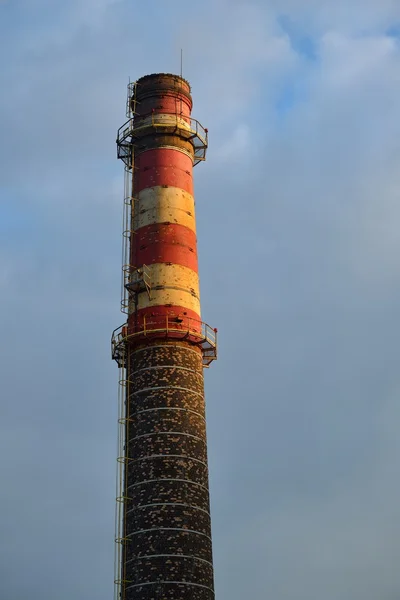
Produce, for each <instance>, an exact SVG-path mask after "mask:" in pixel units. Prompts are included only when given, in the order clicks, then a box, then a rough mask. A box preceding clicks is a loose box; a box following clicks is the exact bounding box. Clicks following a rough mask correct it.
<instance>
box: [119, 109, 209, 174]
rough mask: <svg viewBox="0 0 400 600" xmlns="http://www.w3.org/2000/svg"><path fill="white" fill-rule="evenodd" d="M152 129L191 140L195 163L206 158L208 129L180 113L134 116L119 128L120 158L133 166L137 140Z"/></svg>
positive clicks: (152, 113) (153, 113)
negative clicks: (133, 152)
mask: <svg viewBox="0 0 400 600" xmlns="http://www.w3.org/2000/svg"><path fill="white" fill-rule="evenodd" d="M151 131H154V132H157V133H172V134H176V135H179V136H180V137H181V138H183V139H185V140H186V141H188V142H191V144H192V145H193V149H194V159H193V164H194V165H197V164H198V163H199V162H201V161H203V160H205V158H206V152H207V147H208V131H207V129H205V128H204V127H203V126H202V125H201V123H199V121H197V120H196V119H193V118H192V117H186V116H183V115H181V114H178V113H155V112H151V113H148V114H147V115H140V117H139V116H133V117H131V118H130V119H128V121H126V123H124V124H123V125H122V126H121V127H120V128H119V129H118V134H117V148H118V158H120V159H121V160H122V161H123V162H124V163H125V164H126V165H127V166H129V167H130V166H131V162H132V149H133V147H134V145H135V142H136V141H137V140H138V139H140V138H141V137H143V136H145V135H149V133H150V132H151Z"/></svg>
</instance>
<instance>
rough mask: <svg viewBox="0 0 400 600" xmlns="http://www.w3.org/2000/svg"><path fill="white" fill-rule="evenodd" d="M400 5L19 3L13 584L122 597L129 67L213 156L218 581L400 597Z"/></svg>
mask: <svg viewBox="0 0 400 600" xmlns="http://www.w3.org/2000/svg"><path fill="white" fill-rule="evenodd" d="M399 29H400V3H399V2H398V1H397V0H381V1H380V2H377V1H376V0H363V1H361V0H351V1H349V0H347V1H345V0H335V1H331V0H279V1H278V0H262V1H261V0H260V1H256V0H253V1H252V0H247V1H246V2H243V1H239V0H204V1H203V2H202V3H188V2H183V0H174V2H170V3H162V2H159V1H156V0H151V1H149V2H146V3H143V2H142V3H139V2H135V1H132V0H129V1H128V0H79V1H78V0H65V1H64V2H60V3H55V2H53V1H50V0H35V2H32V1H31V0H3V1H2V2H0V50H1V52H0V61H1V68H0V73H1V89H2V94H1V96H0V132H1V135H0V211H1V215H0V216H1V226H0V236H1V237H0V306H1V311H0V330H1V332H2V336H3V344H2V349H1V361H0V381H1V382H2V401H1V403H0V457H1V458H0V469H1V472H2V473H3V485H2V486H1V489H0V506H1V508H2V510H1V511H0V513H1V514H0V540H1V541H0V592H1V594H0V595H1V597H4V598H12V599H13V600H20V599H21V600H22V598H26V597H27V596H28V595H29V597H30V598H31V599H32V600H36V598H37V599H38V600H39V599H40V600H50V599H51V600H53V599H54V598H55V597H56V598H57V599H59V600H70V598H71V597H73V598H75V599H77V600H80V599H82V600H83V599H85V600H92V599H93V600H103V599H104V600H106V599H109V598H110V597H112V589H113V585H112V581H113V550H114V549H113V527H114V496H115V492H114V490H115V484H114V482H115V456H116V433H117V426H116V410H117V407H116V398H117V370H116V367H115V365H113V364H112V363H111V360H110V351H109V337H110V334H111V331H112V330H113V329H114V328H115V327H116V326H118V325H119V324H120V323H121V322H122V320H123V318H122V315H120V314H119V312H118V311H119V309H118V307H119V291H120V248H121V210H122V191H123V190H122V188H123V172H122V167H121V165H120V164H118V162H117V160H116V149H115V135H116V130H117V128H118V127H119V126H120V125H121V124H122V123H123V121H124V117H125V112H124V111H125V94H126V84H127V82H128V79H129V78H131V80H134V79H135V78H138V77H140V76H142V75H144V74H147V73H151V72H160V71H167V72H174V71H175V72H179V69H180V49H181V48H183V51H184V75H185V77H187V78H188V79H189V80H190V82H191V84H192V88H193V96H194V110H193V116H194V117H195V118H197V119H199V120H200V122H201V123H202V124H203V125H204V126H205V127H208V129H209V136H210V148H209V153H208V160H207V162H206V163H205V164H201V165H200V166H198V167H196V171H195V176H196V179H195V183H196V202H197V219H198V234H199V255H200V277H201V293H202V313H203V316H204V318H205V320H207V321H208V322H209V323H210V324H211V325H213V326H216V327H218V329H219V332H220V347H219V360H218V362H217V363H216V364H215V365H213V366H212V368H211V369H210V370H209V371H207V373H206V391H207V416H208V440H209V455H210V477H211V492H212V516H213V537H214V556H215V575H216V594H217V598H219V599H223V598H230V600H242V599H243V598H244V597H247V596H248V595H251V596H252V597H253V598H255V599H257V600H258V599H259V600H264V599H265V598H268V597H271V598H274V600H309V599H310V598H317V597H323V598H324V600H376V598H379V599H380V600H398V598H399V596H400V576H399V571H398V564H399V560H400V532H399V531H398V529H399V525H398V523H399V509H398V506H399V505H400V485H399V481H398V480H399V477H398V465H399V460H400V446H399V441H398V421H399V418H400V408H399V407H400V405H399V391H400V376H399V369H398V360H399V359H398V356H399V352H398V340H399V339H400V330H399V314H398V313H399V309H398V307H399V305H400V283H399V282H400V277H399V275H400V273H399V271H400V266H399V255H400V234H399V231H400V229H399V226H398V223H399V218H400V209H399V201H400V178H399V172H400V170H399V161H400V142H399V140H400V114H399V110H400V109H399V106H400V79H399V72H400V70H399V67H400V46H399V40H398V32H399Z"/></svg>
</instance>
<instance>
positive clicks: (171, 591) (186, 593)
mask: <svg viewBox="0 0 400 600" xmlns="http://www.w3.org/2000/svg"><path fill="white" fill-rule="evenodd" d="M128 585H129V584H128ZM128 594H129V596H128V597H129V598H140V600H175V599H176V598H179V600H210V598H213V593H212V591H210V590H208V589H207V588H202V587H200V586H195V585H190V584H183V583H181V584H180V583H157V584H156V585H148V586H138V587H136V588H134V589H128V591H127V595H128Z"/></svg>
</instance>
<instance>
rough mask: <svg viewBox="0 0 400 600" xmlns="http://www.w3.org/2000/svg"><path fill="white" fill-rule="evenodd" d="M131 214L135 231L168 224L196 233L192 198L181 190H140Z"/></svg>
mask: <svg viewBox="0 0 400 600" xmlns="http://www.w3.org/2000/svg"><path fill="white" fill-rule="evenodd" d="M133 214H134V219H133V223H134V229H135V230H136V229H139V228H140V227H145V226H147V225H153V224H155V223H167V222H168V223H173V224H176V225H183V226H184V227H187V228H188V229H191V230H192V231H194V232H195V233H196V218H195V208H194V198H193V196H192V194H189V193H188V192H186V191H185V190H182V189H181V188H177V187H162V186H155V187H150V188H146V189H144V190H142V191H141V192H139V194H138V196H137V198H135V201H134V210H133Z"/></svg>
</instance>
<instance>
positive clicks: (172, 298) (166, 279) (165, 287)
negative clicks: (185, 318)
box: [138, 263, 200, 316]
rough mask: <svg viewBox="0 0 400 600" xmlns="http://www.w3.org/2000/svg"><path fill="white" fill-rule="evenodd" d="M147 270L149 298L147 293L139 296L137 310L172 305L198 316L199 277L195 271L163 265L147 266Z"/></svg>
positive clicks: (177, 266)
mask: <svg viewBox="0 0 400 600" xmlns="http://www.w3.org/2000/svg"><path fill="white" fill-rule="evenodd" d="M147 268H148V270H149V274H150V298H149V296H148V294H147V292H141V293H140V294H139V304H138V309H139V310H141V309H142V308H147V307H149V306H160V305H161V306H163V305H165V304H172V305H173V306H183V307H186V308H188V309H189V310H193V311H195V312H196V313H197V314H198V315H199V316H200V293H199V277H198V274H197V273H195V271H192V269H188V268H187V267H182V266H181V265H168V264H163V263H157V264H153V265H148V267H147ZM157 288H159V289H157Z"/></svg>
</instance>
